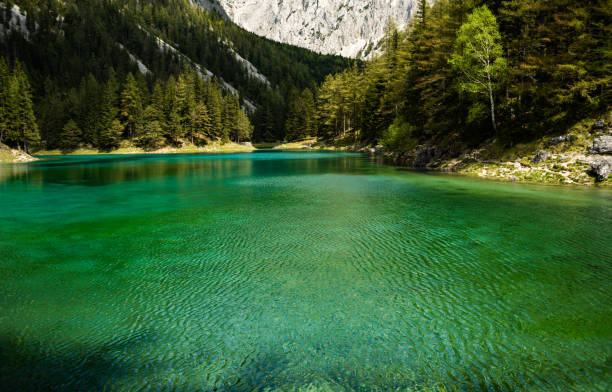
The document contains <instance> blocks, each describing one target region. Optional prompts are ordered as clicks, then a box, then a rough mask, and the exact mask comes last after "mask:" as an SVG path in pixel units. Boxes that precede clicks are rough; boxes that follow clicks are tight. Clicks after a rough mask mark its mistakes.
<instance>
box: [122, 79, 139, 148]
mask: <svg viewBox="0 0 612 392" xmlns="http://www.w3.org/2000/svg"><path fill="white" fill-rule="evenodd" d="M141 116H142V96H141V92H140V89H139V88H138V85H137V83H136V79H135V78H134V75H132V74H131V73H129V74H128V75H127V78H126V81H125V85H124V87H123V92H122V93H121V118H122V120H123V124H124V127H125V133H126V135H127V137H128V138H129V139H130V140H132V139H133V138H134V135H135V134H136V127H137V126H138V123H139V122H140V120H141Z"/></svg>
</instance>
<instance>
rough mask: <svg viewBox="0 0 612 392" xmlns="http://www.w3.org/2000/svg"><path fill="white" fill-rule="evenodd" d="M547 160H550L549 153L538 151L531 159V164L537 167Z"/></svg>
mask: <svg viewBox="0 0 612 392" xmlns="http://www.w3.org/2000/svg"><path fill="white" fill-rule="evenodd" d="M548 158H550V153H549V152H548V151H544V150H540V151H538V153H537V154H535V156H534V157H533V158H532V159H531V163H533V164H534V165H537V164H539V163H542V162H544V161H546V160H547V159H548Z"/></svg>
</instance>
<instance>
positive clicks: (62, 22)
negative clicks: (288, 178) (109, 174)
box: [0, 0, 348, 148]
mask: <svg viewBox="0 0 612 392" xmlns="http://www.w3.org/2000/svg"><path fill="white" fill-rule="evenodd" d="M13 3H14V4H17V5H19V6H20V7H21V9H22V10H24V11H25V12H27V15H28V18H27V23H28V24H29V25H30V26H32V27H33V28H32V29H30V32H29V37H28V39H25V38H24V37H23V36H22V35H21V34H20V33H19V32H13V33H10V34H6V36H4V37H3V38H2V39H0V51H1V53H2V54H3V56H0V57H6V58H7V59H8V60H9V61H10V62H11V63H12V62H14V61H15V60H17V59H19V60H21V61H23V62H24V63H25V64H26V65H27V68H28V70H29V72H30V76H31V81H32V84H33V86H34V90H33V96H34V97H35V99H34V102H35V112H36V117H37V118H38V120H39V125H40V128H41V134H42V138H43V145H44V147H46V148H56V147H59V145H60V142H61V141H60V140H59V139H60V137H59V135H60V133H61V128H62V127H63V125H64V124H65V123H66V122H67V121H68V119H69V118H73V119H74V120H75V122H77V124H78V125H79V126H80V127H81V128H82V129H83V142H84V143H85V144H88V145H91V146H97V147H99V142H98V141H97V140H96V139H97V137H98V134H99V133H100V132H101V131H102V129H108V128H109V126H110V123H111V122H112V121H113V118H114V117H116V116H120V118H121V120H122V121H124V122H126V118H125V117H124V116H123V114H122V113H117V114H113V113H110V111H109V109H110V108H109V107H108V106H107V107H105V108H100V107H99V106H100V105H98V104H96V103H98V102H100V101H101V100H103V99H105V98H104V96H105V94H106V93H107V91H106V87H107V86H106V84H107V81H109V80H110V79H111V77H110V75H109V74H110V73H111V71H110V70H111V69H112V70H113V71H112V73H113V74H114V75H113V78H115V79H116V80H120V81H124V80H125V79H126V76H127V74H128V73H132V74H133V75H134V79H135V85H136V86H137V87H138V89H139V90H140V92H141V97H140V98H141V100H142V105H141V106H142V107H144V106H146V105H147V104H148V101H149V97H148V94H150V93H152V88H153V86H154V85H155V84H156V83H157V82H164V81H166V80H168V79H169V77H171V76H172V77H173V78H174V79H175V83H178V90H177V91H176V92H173V93H172V94H173V95H174V94H175V93H176V94H179V95H178V97H176V98H177V99H178V105H179V107H177V108H176V110H177V111H176V112H175V113H165V117H166V118H167V119H168V118H170V119H171V120H172V122H171V123H168V122H161V125H162V127H163V129H164V134H165V136H166V138H167V139H168V141H170V142H173V143H174V142H176V141H177V140H179V139H180V138H182V137H185V136H186V133H187V132H189V129H188V128H189V126H188V124H189V122H190V116H191V111H192V109H193V107H192V106H191V105H192V104H193V101H190V100H192V98H193V97H188V96H183V93H184V92H185V90H184V87H185V84H194V85H195V86H194V89H193V91H192V92H193V93H194V94H197V95H199V96H201V95H202V93H203V91H202V90H201V88H200V87H201V85H202V82H203V81H202V79H201V78H200V77H194V76H193V75H194V74H192V73H191V72H189V71H193V70H195V69H196V68H197V69H200V70H202V72H204V69H206V70H209V71H211V72H212V73H214V74H215V75H216V76H217V77H218V78H219V81H218V84H219V85H223V83H225V82H227V83H229V84H230V85H231V86H233V87H234V88H236V89H237V91H238V95H239V97H240V102H241V104H242V102H243V101H244V100H248V101H249V102H253V103H254V104H255V105H256V106H257V108H261V109H262V110H266V109H267V108H269V107H270V106H273V111H274V112H275V116H276V114H280V115H281V116H284V114H283V113H284V112H286V108H287V103H288V101H286V100H285V99H284V98H286V96H287V93H288V91H290V90H291V89H292V88H299V89H303V88H306V87H309V88H313V87H314V86H315V85H316V84H318V83H320V82H321V81H322V80H323V78H324V76H325V75H326V74H328V73H330V72H336V71H338V70H341V69H343V68H344V67H346V65H347V64H348V61H347V60H346V59H343V58H340V57H337V56H322V55H319V54H316V53H313V52H311V51H308V50H306V49H301V48H296V47H292V46H290V45H285V44H281V43H278V42H274V41H271V40H268V39H265V38H261V37H258V36H256V35H254V34H252V33H250V32H248V31H245V30H243V29H241V28H240V27H238V26H236V25H235V24H233V23H231V22H229V21H227V20H225V19H223V17H222V16H220V15H218V14H217V13H216V12H208V11H205V10H204V9H203V8H202V7H200V6H199V5H198V3H197V2H193V1H190V0H164V1H160V0H144V1H135V0H116V1H108V0H88V1H77V0H45V1H31V0H16V1H10V2H9V3H8V5H12V4H13ZM5 4H7V3H6V2H5ZM5 10H6V7H5V6H4V5H2V3H0V11H2V12H4V11H5ZM34 26H38V27H34ZM158 38H159V39H161V40H163V41H164V42H165V43H167V44H168V45H171V46H172V47H173V48H176V49H177V51H176V52H175V51H173V50H162V49H160V47H159V43H158ZM234 53H240V55H241V56H242V57H244V58H246V59H248V60H249V61H250V62H251V63H252V64H254V65H255V67H257V69H258V70H259V71H260V72H261V73H262V74H264V75H266V77H267V79H268V80H269V82H270V85H271V86H272V89H275V90H276V91H278V93H279V95H280V96H281V97H283V99H276V97H275V96H274V94H270V93H269V90H270V88H269V87H268V85H267V84H266V83H263V82H262V81H261V80H259V79H257V78H254V77H252V76H250V75H249V73H248V72H247V71H246V70H245V68H244V66H243V64H242V63H241V61H239V60H238V59H237V58H236V56H235V55H234ZM134 59H138V60H140V61H141V62H142V63H143V64H145V65H146V67H147V68H148V70H149V72H147V73H146V75H143V74H141V73H140V72H139V67H138V65H137V63H136V61H135V60H134ZM181 74H183V75H184V77H185V78H187V80H184V81H180V80H179V81H178V82H177V78H178V77H179V75H181ZM221 79H222V81H221ZM94 80H95V82H94ZM181 82H184V83H181ZM96 83H97V86H96ZM198 84H199V85H200V86H199V87H198ZM145 86H146V87H145ZM122 91H123V90H119V94H120V93H121V92H122ZM153 92H154V91H153ZM115 93H117V91H115ZM115 99H117V98H116V97H115ZM119 99H120V98H119ZM173 99H174V98H173ZM213 99H214V98H213ZM184 100H187V101H189V102H185V101H184ZM206 104H207V105H208V102H206ZM221 105H222V103H221V101H220V100H219V103H218V105H216V107H214V108H212V107H209V110H210V112H211V119H212V122H213V125H212V127H213V129H214V130H215V133H216V136H215V137H219V138H221V137H223V125H222V124H221V118H220V116H221V113H222V108H221ZM212 106H215V103H213V105H212ZM174 109H175V108H172V110H174ZM133 114H135V113H133ZM129 117H131V115H130V116H129ZM259 118H260V119H262V118H265V119H266V121H269V123H263V122H258V123H257V126H258V127H260V128H261V129H273V133H274V134H275V135H276V136H277V137H282V136H284V134H285V129H284V118H281V119H280V121H279V120H278V119H277V118H274V117H272V116H270V117H264V116H259ZM133 120H135V118H131V119H130V120H128V121H127V128H126V130H125V132H126V136H129V137H134V133H135V131H136V124H135V123H134V122H133ZM5 133H6V131H5ZM255 133H256V134H262V133H263V132H255Z"/></svg>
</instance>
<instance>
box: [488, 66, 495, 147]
mask: <svg viewBox="0 0 612 392" xmlns="http://www.w3.org/2000/svg"><path fill="white" fill-rule="evenodd" d="M487 79H488V82H489V83H488V84H487V87H488V90H489V101H490V102H491V123H493V130H494V131H495V136H497V125H495V101H494V100H493V85H492V83H491V74H490V73H488V72H487Z"/></svg>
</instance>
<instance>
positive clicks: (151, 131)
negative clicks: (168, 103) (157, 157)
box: [137, 105, 164, 151]
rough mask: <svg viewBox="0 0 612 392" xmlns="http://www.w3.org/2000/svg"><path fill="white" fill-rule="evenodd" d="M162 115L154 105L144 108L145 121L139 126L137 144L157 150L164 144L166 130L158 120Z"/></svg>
mask: <svg viewBox="0 0 612 392" xmlns="http://www.w3.org/2000/svg"><path fill="white" fill-rule="evenodd" d="M160 115H161V114H160V113H159V112H158V111H157V108H156V107H155V106H154V105H149V106H147V107H146V108H145V110H144V116H143V120H144V121H143V122H142V123H141V124H139V126H138V139H137V144H138V145H139V146H141V147H142V148H144V149H145V150H148V151H152V150H156V149H158V148H159V147H160V146H161V145H162V142H163V132H164V130H163V128H162V126H161V123H160V122H159V120H158V119H159V118H160Z"/></svg>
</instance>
